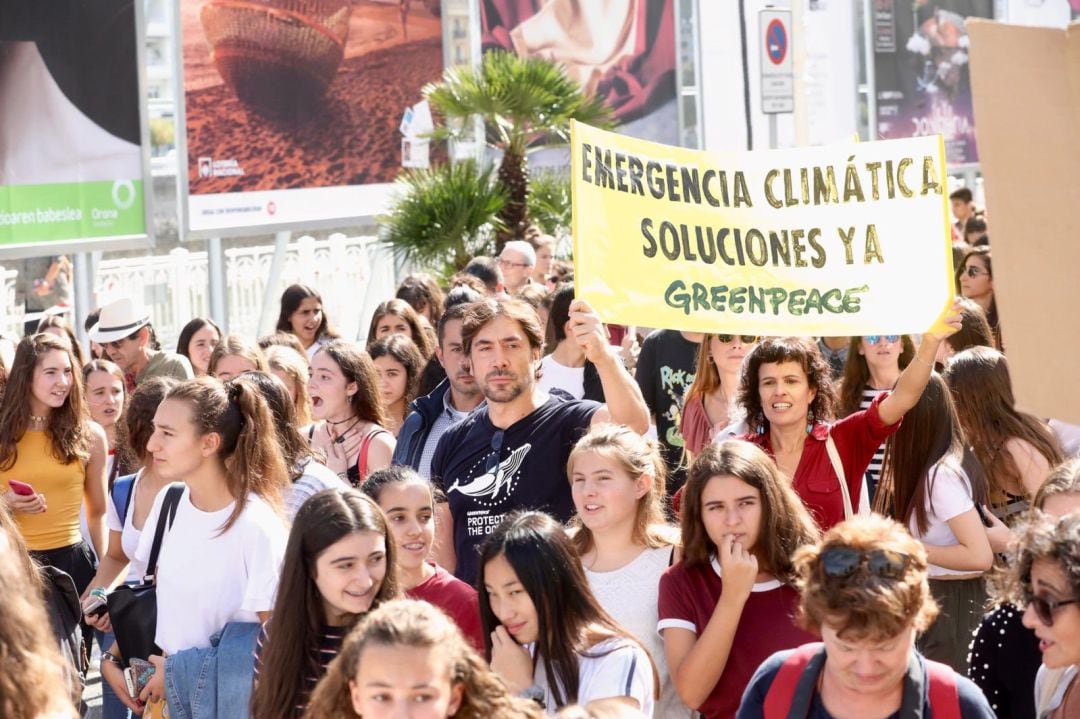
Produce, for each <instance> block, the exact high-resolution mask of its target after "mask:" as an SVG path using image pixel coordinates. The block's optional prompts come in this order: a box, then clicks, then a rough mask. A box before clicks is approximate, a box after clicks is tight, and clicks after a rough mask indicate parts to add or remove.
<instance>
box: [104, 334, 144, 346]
mask: <svg viewBox="0 0 1080 719" xmlns="http://www.w3.org/2000/svg"><path fill="white" fill-rule="evenodd" d="M141 331H142V330H137V331H136V332H135V333H134V334H130V335H128V336H127V337H124V338H122V339H118V340H114V341H113V342H102V343H101V346H102V347H104V348H105V349H110V350H118V349H120V348H121V347H122V346H123V345H124V343H125V342H130V341H131V340H133V339H135V338H136V337H138V336H139V332H141Z"/></svg>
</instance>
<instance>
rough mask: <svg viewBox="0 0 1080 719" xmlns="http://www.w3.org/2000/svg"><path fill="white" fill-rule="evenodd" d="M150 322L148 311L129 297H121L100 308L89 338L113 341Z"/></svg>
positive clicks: (102, 342) (99, 341)
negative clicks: (96, 321)
mask: <svg viewBox="0 0 1080 719" xmlns="http://www.w3.org/2000/svg"><path fill="white" fill-rule="evenodd" d="M148 324H150V313H149V312H147V311H146V308H145V307H142V306H140V305H137V304H135V301H134V300H132V299H131V298H130V297H121V298H120V299H118V300H115V301H113V302H110V303H109V304H107V305H105V306H104V307H102V308H101V314H100V315H99V316H98V323H97V324H96V325H94V326H93V327H91V328H90V339H92V340H93V341H94V342H97V343H99V344H104V343H105V342H115V341H116V340H122V339H124V338H125V337H129V336H130V335H132V334H134V333H135V331H136V330H138V329H140V328H142V327H146V326H147V325H148Z"/></svg>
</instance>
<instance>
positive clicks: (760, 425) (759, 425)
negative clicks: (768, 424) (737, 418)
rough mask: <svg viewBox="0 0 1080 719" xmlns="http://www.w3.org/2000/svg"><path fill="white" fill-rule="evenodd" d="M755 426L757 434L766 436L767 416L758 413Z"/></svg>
mask: <svg viewBox="0 0 1080 719" xmlns="http://www.w3.org/2000/svg"><path fill="white" fill-rule="evenodd" d="M755 425H756V426H755V427H754V431H755V432H757V433H758V434H765V414H764V413H763V412H758V415H757V418H756V421H755Z"/></svg>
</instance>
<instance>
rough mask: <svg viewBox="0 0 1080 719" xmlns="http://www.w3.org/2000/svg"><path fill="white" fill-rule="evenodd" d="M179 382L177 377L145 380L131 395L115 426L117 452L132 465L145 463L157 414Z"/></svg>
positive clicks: (137, 465) (138, 465)
mask: <svg viewBox="0 0 1080 719" xmlns="http://www.w3.org/2000/svg"><path fill="white" fill-rule="evenodd" d="M177 384H179V382H177V380H176V379H175V378H174V377H151V378H150V379H146V380H143V381H142V382H140V383H139V386H138V387H136V388H135V391H134V392H132V393H131V396H130V397H128V404H127V408H126V409H125V410H124V418H123V421H122V422H118V423H117V425H116V445H117V451H118V453H119V454H120V456H121V457H122V458H123V460H124V461H125V462H126V463H127V464H128V465H130V466H131V467H141V466H143V465H144V464H146V461H145V460H146V459H147V457H148V454H149V453H148V452H147V451H146V445H147V443H148V442H149V441H150V435H152V434H153V433H154V415H155V414H156V413H157V409H158V405H160V404H161V401H162V400H163V399H165V395H167V394H168V393H169V391H170V390H171V389H172V388H173V387H175V386H176V385H177Z"/></svg>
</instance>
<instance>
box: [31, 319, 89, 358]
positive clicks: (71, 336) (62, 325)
mask: <svg viewBox="0 0 1080 719" xmlns="http://www.w3.org/2000/svg"><path fill="white" fill-rule="evenodd" d="M49 327H55V328H57V329H58V330H60V331H61V332H63V333H64V336H65V337H67V338H68V342H70V343H71V353H72V354H73V355H75V359H76V360H77V361H78V364H77V365H76V366H75V369H79V368H81V367H82V366H83V365H84V364H86V355H85V354H83V348H82V345H81V344H79V338H78V337H76V336H75V330H74V329H73V328H72V326H71V323H69V322H68V321H67V320H66V319H64V317H63V316H62V315H45V316H44V317H42V318H41V321H40V322H38V326H37V332H38V334H40V333H42V332H44V331H45V330H46V329H48V328H49Z"/></svg>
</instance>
